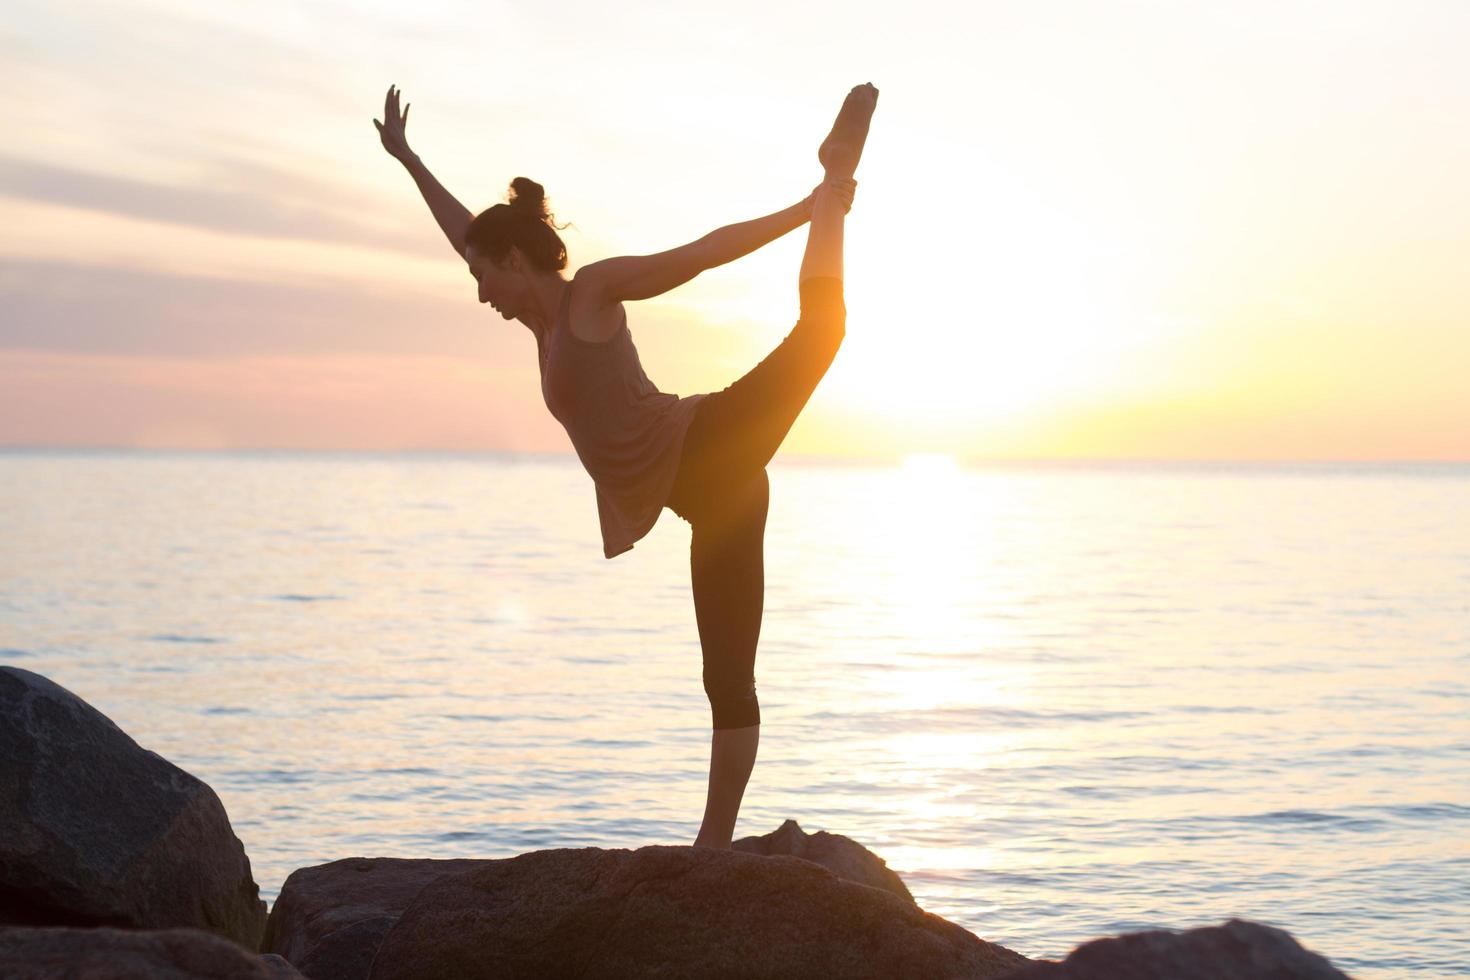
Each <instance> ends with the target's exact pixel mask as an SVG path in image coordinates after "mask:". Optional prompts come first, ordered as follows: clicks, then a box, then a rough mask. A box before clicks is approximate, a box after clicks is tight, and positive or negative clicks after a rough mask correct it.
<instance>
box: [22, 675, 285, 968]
mask: <svg viewBox="0 0 1470 980" xmlns="http://www.w3.org/2000/svg"><path fill="white" fill-rule="evenodd" d="M0 758H3V759H4V760H5V765H4V766H3V767H0V924H13V925H29V926H117V927H123V928H138V929H172V928H195V929H202V930H205V931H207V932H212V933H215V934H217V935H219V936H223V937H224V938H226V939H229V940H233V941H234V942H236V943H238V944H240V945H241V946H243V947H245V949H247V950H251V951H253V950H256V949H258V948H259V943H260V936H261V932H262V930H263V929H264V927H265V918H266V915H265V903H264V902H262V901H261V900H260V889H259V888H258V887H257V886H256V883H255V881H254V879H252V878H251V875H250V861H249V859H248V858H247V857H246V856H245V849H244V847H242V846H241V844H240V841H239V839H238V838H237V837H236V836H235V834H234V832H233V831H232V830H231V828H230V821H229V817H227V816H226V814H225V808H224V806H223V805H222V804H221V803H220V800H219V797H218V796H216V795H215V793H214V791H213V790H212V789H210V788H209V787H208V786H206V785H205V784H204V783H202V782H200V781H199V780H198V779H195V778H194V777H193V776H191V775H189V774H188V773H187V772H185V771H184V770H182V769H180V768H179V767H178V766H175V765H174V764H173V763H171V762H169V761H168V760H166V759H164V758H162V757H160V756H159V755H157V754H155V753H153V752H150V751H148V750H147V749H144V748H142V747H141V746H139V745H138V743H137V742H135V741H133V740H132V739H131V738H129V737H128V735H127V733H125V732H124V731H123V730H122V729H120V728H118V727H117V726H116V725H115V724H113V723H112V722H111V721H110V720H109V719H108V718H107V717H106V716H105V715H103V714H102V713H101V712H100V711H98V710H97V709H96V708H93V707H92V706H91V705H89V704H87V703H86V702H85V701H83V700H82V699H81V698H79V697H77V696H76V695H75V694H72V693H71V692H70V691H68V690H66V689H65V688H63V687H61V686H60V685H58V684H56V683H54V682H52V681H50V680H48V679H46V678H45V677H42V676H41V675H40V674H35V673H32V672H31V671H28V670H22V669H21V668H18V667H10V666H6V667H0Z"/></svg>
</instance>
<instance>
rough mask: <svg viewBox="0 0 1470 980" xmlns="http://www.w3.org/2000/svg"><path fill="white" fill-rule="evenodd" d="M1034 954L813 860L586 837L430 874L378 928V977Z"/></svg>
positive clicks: (871, 968)
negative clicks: (585, 841) (612, 844)
mask: <svg viewBox="0 0 1470 980" xmlns="http://www.w3.org/2000/svg"><path fill="white" fill-rule="evenodd" d="M1027 962H1029V961H1028V960H1027V959H1026V958H1025V957H1023V956H1021V955H1020V954H1018V953H1015V952H1012V951H1011V950H1008V949H1005V948H1003V947H1001V946H997V945H994V944H992V943H987V942H985V941H983V940H981V939H978V938H976V937H975V936H974V935H972V934H971V933H969V932H967V931H966V930H965V929H963V928H961V927H960V926H957V925H955V924H954V923H952V922H948V921H946V920H944V919H941V918H939V917H938V916H936V915H930V914H929V913H927V912H924V911H922V910H921V909H919V908H917V907H915V906H914V904H913V903H912V902H909V901H905V900H903V899H901V898H899V897H898V896H896V895H894V894H893V893H891V892H888V891H883V890H881V889H877V888H872V887H869V886H867V885H860V884H856V883H854V882H850V881H845V880H843V879H842V878H839V877H837V875H835V874H834V873H832V872H831V871H828V870H827V869H826V868H823V867H819V866H817V865H815V864H812V863H810V862H808V861H804V860H800V859H796V858H791V857H784V856H778V857H761V856H759V855H755V854H746V853H742V852H740V851H717V850H712V849H709V848H696V847H666V846H650V847H641V848H638V849H637V850H626V849H610V850H604V849H602V848H595V847H587V848H568V849H559V850H547V851H533V852H531V853H529V854H522V855H520V856H519V857H514V858H507V859H504V860H497V861H486V862H485V863H484V864H483V865H482V866H481V867H478V868H474V869H471V870H469V871H466V872H464V873H462V874H457V875H449V876H446V877H443V878H440V879H438V880H437V881H434V882H432V883H430V884H429V885H427V886H425V887H424V889H423V890H422V891H420V892H419V893H418V895H417V897H415V898H414V900H413V901H412V903H411V904H410V905H409V907H408V908H407V909H406V910H405V911H404V913H403V915H402V916H401V917H400V918H399V919H398V921H397V922H396V923H395V924H394V925H393V927H392V928H391V929H389V930H388V932H387V934H386V935H385V936H384V937H383V941H382V945H381V946H379V948H378V953H377V956H376V957H375V958H374V960H373V965H372V972H371V973H370V977H371V980H427V978H437V977H444V978H450V977H453V978H464V980H472V978H477V977H498V978H515V977H526V978H537V980H540V978H544V977H579V978H584V980H596V978H612V977H636V976H660V977H690V978H696V977H697V978H701V980H718V978H734V977H791V978H797V977H800V978H811V977H844V978H854V980H856V978H868V977H871V978H883V980H890V978H895V977H924V978H926V980H944V978H950V977H954V978H958V977H965V978H975V980H979V978H988V977H999V976H1002V975H1004V974H1006V973H1009V972H1012V971H1013V970H1015V969H1016V968H1017V967H1018V966H1021V965H1024V964H1025V963H1027Z"/></svg>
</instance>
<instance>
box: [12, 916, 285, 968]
mask: <svg viewBox="0 0 1470 980" xmlns="http://www.w3.org/2000/svg"><path fill="white" fill-rule="evenodd" d="M0 977H5V978H6V980H57V978H60V977H86V978H87V980H136V978H138V977H148V978H149V980H306V978H304V977H302V976H301V974H300V973H299V972H298V971H297V970H296V969H295V968H294V967H292V966H291V964H289V963H287V962H286V961H285V960H283V959H281V958H280V957H279V956H257V955H256V954H254V953H248V952H246V951H245V950H243V949H241V948H240V947H239V945H238V944H236V943H233V942H231V941H230V940H228V939H221V938H220V937H219V936H216V935H214V934H213V933H209V932H204V931H202V930H200V929H149V930H135V929H112V928H108V927H103V926H99V927H93V928H68V927H65V926H54V927H45V928H27V927H24V926H6V927H0ZM313 980H314V978H313Z"/></svg>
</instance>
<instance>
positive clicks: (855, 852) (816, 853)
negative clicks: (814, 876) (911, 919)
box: [731, 820, 914, 903]
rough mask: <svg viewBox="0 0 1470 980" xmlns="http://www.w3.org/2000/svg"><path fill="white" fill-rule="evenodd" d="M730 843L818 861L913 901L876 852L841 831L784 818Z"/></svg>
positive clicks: (839, 874) (852, 878)
mask: <svg viewBox="0 0 1470 980" xmlns="http://www.w3.org/2000/svg"><path fill="white" fill-rule="evenodd" d="M731 847H733V848H734V849H735V850H737V851H744V852H745V853H747V854H762V855H766V856H771V855H776V854H788V855H790V856H791V857H799V858H803V859H805V860H807V861H813V862H815V863H817V864H820V865H821V866H822V867H824V868H826V869H827V870H829V871H831V872H833V873H834V874H836V875H837V877H839V878H846V879H847V880H848V881H855V882H857V883H858V884H860V885H869V886H871V887H873V888H881V889H883V890H884V891H887V892H892V893H893V894H895V895H897V896H898V897H899V898H901V899H903V900H904V901H906V902H910V903H913V901H914V896H913V895H910V894H909V890H908V886H906V885H905V884H904V883H903V879H902V878H900V877H899V876H898V875H897V874H895V873H894V872H893V871H890V870H889V869H888V865H887V864H886V863H885V862H884V860H883V859H882V858H880V857H879V856H878V855H876V854H874V853H873V852H872V851H870V850H868V849H867V848H866V847H864V846H863V845H861V844H859V843H858V842H857V841H855V840H853V839H852V838H850V837H844V836H842V835H841V834H829V833H827V832H826V831H825V830H819V831H817V832H816V833H815V834H808V833H807V832H806V831H804V830H802V829H801V827H800V826H799V825H798V824H797V822H796V821H795V820H787V821H786V822H785V823H783V824H781V826H780V827H777V828H776V829H775V830H773V831H771V832H770V833H769V834H766V835H764V836H761V837H742V838H741V839H740V840H738V841H736V842H735V843H734V844H732V845H731Z"/></svg>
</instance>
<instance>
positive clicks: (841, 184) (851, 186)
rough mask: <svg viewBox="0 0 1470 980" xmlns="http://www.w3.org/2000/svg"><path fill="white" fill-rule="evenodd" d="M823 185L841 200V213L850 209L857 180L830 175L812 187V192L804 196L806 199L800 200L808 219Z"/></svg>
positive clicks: (855, 191)
mask: <svg viewBox="0 0 1470 980" xmlns="http://www.w3.org/2000/svg"><path fill="white" fill-rule="evenodd" d="M824 186H825V187H827V188H829V189H830V190H831V191H832V192H833V193H835V194H836V195H837V199H838V200H839V201H841V202H842V213H843V214H846V213H848V212H849V211H851V210H852V199H853V195H855V194H856V193H857V181H855V180H853V179H852V178H851V177H832V178H830V179H828V180H824V181H822V182H821V183H820V184H818V185H817V186H816V187H813V188H812V192H811V193H810V194H808V195H807V196H806V199H805V200H803V201H802V202H801V203H802V206H803V207H804V208H805V209H806V216H807V218H808V219H810V218H811V216H812V205H813V204H815V203H816V200H817V192H818V191H820V190H821V189H822V188H823V187H824Z"/></svg>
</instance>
